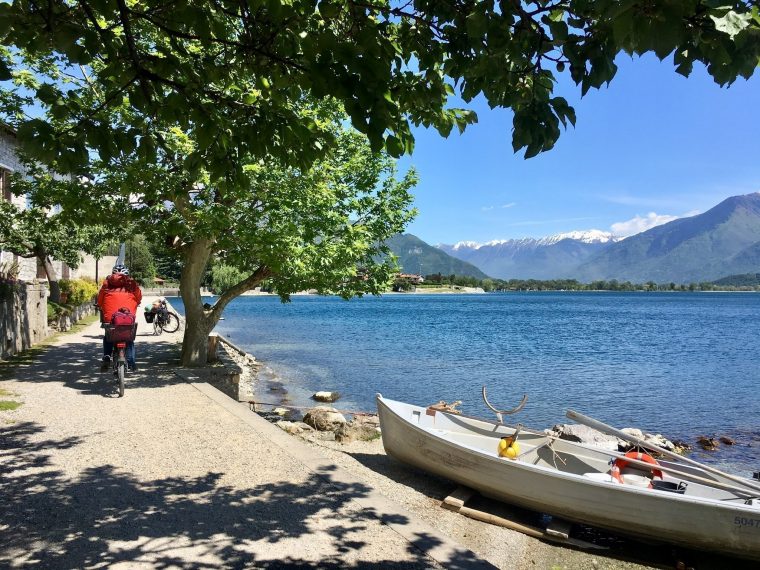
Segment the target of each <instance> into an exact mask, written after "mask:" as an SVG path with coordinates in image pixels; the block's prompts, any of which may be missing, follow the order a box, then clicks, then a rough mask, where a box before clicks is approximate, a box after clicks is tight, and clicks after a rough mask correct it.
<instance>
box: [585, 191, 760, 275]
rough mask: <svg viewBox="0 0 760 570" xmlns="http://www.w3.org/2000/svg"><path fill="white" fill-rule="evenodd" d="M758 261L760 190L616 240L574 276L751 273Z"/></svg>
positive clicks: (759, 246)
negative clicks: (696, 213) (690, 215)
mask: <svg viewBox="0 0 760 570" xmlns="http://www.w3.org/2000/svg"><path fill="white" fill-rule="evenodd" d="M759 262H760V194H748V195H745V196H734V197H732V198H728V199H726V200H724V201H723V202H721V203H720V204H718V205H717V206H715V207H714V208H712V209H711V210H708V211H707V212H705V213H704V214H700V215H698V216H693V217H691V218H682V219H679V220H674V221H672V222H669V223H667V224H663V225H661V226H657V227H655V228H652V229H651V230H648V231H646V232H643V233H641V234H638V235H635V236H632V237H629V238H627V239H625V240H623V241H621V242H618V243H616V244H614V245H612V246H610V247H609V248H607V249H606V250H605V251H604V252H602V253H601V254H599V255H598V256H596V257H594V258H592V259H590V260H589V261H588V262H586V263H585V264H583V265H581V266H580V267H579V268H578V270H577V272H576V274H574V275H573V277H576V278H577V279H579V280H581V281H591V280H596V279H618V280H629V281H633V282H639V283H640V282H645V281H654V282H656V283H663V282H668V281H673V282H676V283H690V282H700V281H712V280H714V279H719V278H720V277H723V276H725V275H735V274H742V273H751V272H753V271H757V270H758V269H760V266H758V263H759Z"/></svg>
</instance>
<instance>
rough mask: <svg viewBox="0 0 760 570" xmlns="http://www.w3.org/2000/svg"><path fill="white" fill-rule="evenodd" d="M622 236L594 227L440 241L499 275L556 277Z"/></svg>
mask: <svg viewBox="0 0 760 570" xmlns="http://www.w3.org/2000/svg"><path fill="white" fill-rule="evenodd" d="M621 239H623V238H621V237H617V236H613V235H612V234H610V233H607V232H601V231H598V230H591V231H587V232H570V233H566V234H557V235H553V236H549V237H545V238H539V239H534V238H524V239H510V240H498V241H492V242H489V243H486V244H482V245H481V244H477V243H473V242H459V243H457V244H455V245H443V244H441V245H438V246H437V247H438V248H439V249H441V250H442V251H445V252H446V253H448V254H449V255H451V256H453V257H456V258H458V259H461V260H464V261H467V262H469V263H472V264H473V265H475V266H476V267H478V268H479V269H482V270H483V272H485V273H487V274H488V275H490V276H491V277H497V278H499V279H556V278H562V277H569V276H571V275H572V274H573V272H574V271H575V270H576V269H577V268H578V266H579V265H581V264H582V263H584V262H585V261H587V260H589V259H590V258H592V257H593V256H594V255H595V254H597V253H600V252H601V251H603V250H604V249H606V248H607V247H608V246H609V245H610V244H611V243H614V242H616V241H620V240H621Z"/></svg>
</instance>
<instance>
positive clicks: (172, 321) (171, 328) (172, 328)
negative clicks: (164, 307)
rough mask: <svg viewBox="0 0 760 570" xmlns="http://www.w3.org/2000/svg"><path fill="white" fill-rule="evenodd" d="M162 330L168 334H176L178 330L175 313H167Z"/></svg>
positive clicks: (177, 319)
mask: <svg viewBox="0 0 760 570" xmlns="http://www.w3.org/2000/svg"><path fill="white" fill-rule="evenodd" d="M164 330H165V331H166V332H168V333H173V332H177V330H179V317H178V316H177V314H176V313H172V312H169V313H167V314H166V322H165V323H164Z"/></svg>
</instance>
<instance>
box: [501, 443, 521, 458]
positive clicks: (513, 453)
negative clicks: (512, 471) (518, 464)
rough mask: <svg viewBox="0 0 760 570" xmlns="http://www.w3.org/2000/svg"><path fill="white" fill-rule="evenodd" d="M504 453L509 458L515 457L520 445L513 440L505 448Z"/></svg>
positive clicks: (518, 452) (518, 453)
mask: <svg viewBox="0 0 760 570" xmlns="http://www.w3.org/2000/svg"><path fill="white" fill-rule="evenodd" d="M504 454H505V455H506V456H507V457H509V458H510V459H517V456H518V455H520V445H519V444H518V443H517V442H514V443H513V444H512V445H510V446H509V447H508V448H507V450H506V451H505V452H504Z"/></svg>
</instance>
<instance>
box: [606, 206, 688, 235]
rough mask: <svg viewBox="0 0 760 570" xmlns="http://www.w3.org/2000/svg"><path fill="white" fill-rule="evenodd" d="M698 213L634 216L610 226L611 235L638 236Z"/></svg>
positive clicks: (653, 213)
mask: <svg viewBox="0 0 760 570" xmlns="http://www.w3.org/2000/svg"><path fill="white" fill-rule="evenodd" d="M698 213H699V212H698V211H692V212H687V213H686V214H684V215H682V216H671V215H670V214H657V213H655V212H649V213H648V214H647V215H646V216H643V217H642V216H639V215H636V216H635V217H633V218H631V219H630V220H626V221H625V222H617V223H614V224H612V225H611V226H610V230H612V233H613V234H615V235H618V236H622V237H628V236H632V235H635V234H640V233H641V232H645V231H647V230H649V229H652V228H654V227H656V226H661V225H662V224H667V223H668V222H672V221H673V220H677V219H678V218H687V217H689V216H694V215H696V214H698Z"/></svg>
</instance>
